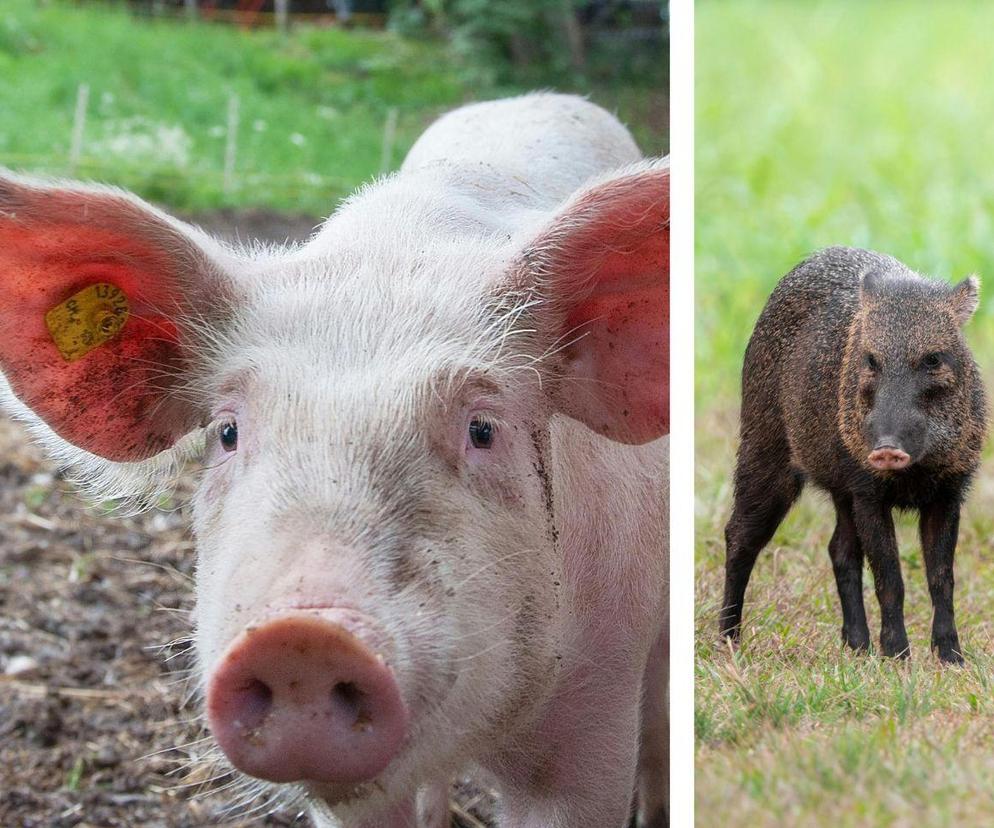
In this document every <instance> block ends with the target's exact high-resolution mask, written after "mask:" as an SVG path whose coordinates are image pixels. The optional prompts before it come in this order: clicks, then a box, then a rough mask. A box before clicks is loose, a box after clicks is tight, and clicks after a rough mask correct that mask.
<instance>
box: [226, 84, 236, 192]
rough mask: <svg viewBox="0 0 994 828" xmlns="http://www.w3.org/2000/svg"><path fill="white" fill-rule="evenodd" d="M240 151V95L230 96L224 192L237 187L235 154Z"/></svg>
mask: <svg viewBox="0 0 994 828" xmlns="http://www.w3.org/2000/svg"><path fill="white" fill-rule="evenodd" d="M237 152H238V95H236V94H234V93H232V95H231V97H230V98H228V137H227V140H226V141H225V144H224V192H225V194H229V195H230V194H231V192H232V191H233V190H234V189H235V156H236V153H237Z"/></svg>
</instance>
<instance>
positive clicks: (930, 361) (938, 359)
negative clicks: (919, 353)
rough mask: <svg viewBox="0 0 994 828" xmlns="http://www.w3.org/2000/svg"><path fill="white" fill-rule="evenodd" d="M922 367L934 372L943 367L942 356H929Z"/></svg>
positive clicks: (923, 361)
mask: <svg viewBox="0 0 994 828" xmlns="http://www.w3.org/2000/svg"><path fill="white" fill-rule="evenodd" d="M922 365H923V366H924V367H925V368H928V369H929V370H930V371H934V370H935V369H936V368H938V367H939V366H940V365H942V354H928V355H927V356H926V357H925V358H924V359H923V360H922Z"/></svg>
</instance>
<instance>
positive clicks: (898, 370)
mask: <svg viewBox="0 0 994 828" xmlns="http://www.w3.org/2000/svg"><path fill="white" fill-rule="evenodd" d="M978 288H979V283H978V281H977V280H976V279H975V278H972V277H971V278H970V279H967V280H965V281H963V282H962V283H960V284H959V285H957V286H955V287H950V286H949V285H946V284H944V283H941V282H937V281H933V280H930V279H925V278H923V277H921V276H919V275H917V274H916V273H914V272H912V271H910V270H909V269H908V268H907V267H905V266H904V265H903V264H901V263H900V262H898V261H897V260H896V259H893V258H891V257H890V256H884V255H881V254H878V253H872V252H869V251H866V250H855V249H850V248H841V247H835V248H829V249H828V250H824V251H822V252H820V253H817V254H815V255H813V256H812V257H810V258H809V259H807V260H806V261H804V262H802V263H801V264H800V265H798V266H797V267H795V268H794V269H793V270H792V271H791V272H790V273H788V274H787V275H786V276H785V277H784V278H783V279H782V280H781V281H780V284H779V285H777V288H776V290H774V292H773V294H772V295H771V296H770V299H769V301H768V302H767V304H766V308H765V309H764V310H763V313H762V315H761V316H760V318H759V321H758V322H757V323H756V328H755V330H754V331H753V334H752V338H751V339H750V341H749V346H748V348H747V350H746V354H745V362H744V364H743V368H742V419H741V443H740V446H739V453H738V464H737V466H736V470H735V505H734V509H733V513H732V517H731V520H729V522H728V525H727V527H726V528H725V541H726V559H725V575H726V577H725V598H724V601H723V603H722V607H723V609H722V612H721V617H720V619H719V630H720V634H721V635H722V636H727V637H728V638H731V639H733V640H737V639H738V637H739V633H740V625H741V620H742V605H743V599H744V596H745V590H746V585H747V583H748V581H749V575H750V573H751V572H752V568H753V565H754V564H755V562H756V558H757V556H758V554H759V552H760V550H761V549H762V548H763V547H764V546H765V545H766V543H767V542H768V541H769V540H770V538H771V537H772V536H773V533H774V531H775V530H776V528H777V526H778V525H779V524H780V522H781V521H782V520H783V518H784V516H785V515H786V514H787V512H788V510H789V509H790V507H791V504H793V502H794V501H795V500H796V499H797V496H798V495H799V494H800V492H801V489H802V487H803V485H804V483H805V481H807V480H810V481H812V482H813V483H814V484H815V485H817V486H819V487H820V488H822V489H825V490H826V491H828V492H829V494H830V495H831V497H832V502H833V503H834V504H835V512H836V526H835V532H834V534H833V535H832V539H831V541H830V542H829V546H828V550H829V554H830V556H831V559H832V566H833V569H834V571H835V579H836V584H837V586H838V590H839V599H840V602H841V604H842V619H843V620H842V638H843V641H844V642H845V643H846V644H848V645H849V646H850V647H852V648H853V649H855V650H867V649H869V647H870V633H869V629H868V628H867V624H866V612H865V609H864V606H863V559H864V557H865V558H866V559H867V560H868V562H869V565H870V569H871V571H872V572H873V580H874V585H875V589H876V594H877V600H878V601H879V603H880V612H881V630H880V649H881V651H882V652H883V654H884V655H888V656H901V657H906V656H907V655H908V652H909V651H908V637H907V634H906V632H905V628H904V583H903V581H902V578H901V569H900V561H899V558H898V549H897V542H896V540H895V536H894V524H893V521H892V518H891V511H892V509H894V508H895V507H896V508H898V509H915V510H917V511H918V512H919V516H920V523H919V531H920V534H921V541H922V549H923V554H924V559H925V570H926V575H927V579H928V587H929V592H930V594H931V597H932V604H933V607H934V610H935V614H934V617H933V623H932V649H933V651H934V652H936V653H937V655H938V656H939V658H940V659H941V660H942V661H945V662H957V663H958V662H962V660H963V659H962V655H961V652H960V645H959V639H958V637H957V633H956V624H955V621H954V616H953V555H954V552H955V548H956V536H957V531H958V526H959V513H960V505H961V503H962V502H963V499H964V497H965V494H966V491H967V488H968V486H969V483H970V479H971V476H972V475H973V473H974V471H975V470H976V468H977V465H978V463H979V459H980V449H981V446H982V444H983V441H984V436H985V431H986V412H985V399H984V389H983V385H982V381H981V378H980V375H979V371H978V370H977V366H976V364H975V363H974V361H973V356H972V354H971V353H970V350H969V348H968V347H967V345H966V343H965V341H964V339H963V336H962V333H961V331H960V328H961V326H962V325H963V324H964V323H965V322H966V321H967V320H968V319H969V318H970V316H971V315H972V314H973V311H974V310H975V309H976V306H977V299H978ZM875 449H881V450H886V451H890V450H892V449H893V450H895V451H899V452H900V453H901V454H903V455H905V456H907V457H910V464H909V465H907V466H906V467H905V468H902V469H896V470H895V469H888V470H880V469H879V468H875V467H874V466H873V465H872V464H871V462H870V454H871V452H874V450H875Z"/></svg>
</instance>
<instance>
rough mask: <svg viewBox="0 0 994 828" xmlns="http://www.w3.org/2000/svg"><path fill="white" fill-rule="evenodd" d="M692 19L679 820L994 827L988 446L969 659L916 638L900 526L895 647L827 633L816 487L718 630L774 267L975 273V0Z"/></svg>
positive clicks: (711, 5) (978, 99) (991, 100)
mask: <svg viewBox="0 0 994 828" xmlns="http://www.w3.org/2000/svg"><path fill="white" fill-rule="evenodd" d="M696 26H697V43H696V51H697V71H696V82H697V90H696V93H697V102H696V108H697V124H696V158H697V169H696V182H697V207H696V209H697V214H696V228H697V229H696V246H697V250H696V254H697V274H696V292H697V343H696V345H697V356H696V359H697V388H696V403H697V417H698V427H697V431H698V433H697V468H698V471H697V503H696V516H695V518H696V528H697V542H696V575H697V595H696V600H697V630H696V632H697V663H696V688H697V691H696V701H695V705H696V730H697V737H698V741H697V755H696V760H697V761H696V765H697V781H696V801H697V822H698V824H699V825H701V826H711V825H720V824H723V823H724V822H728V821H730V820H733V819H734V821H735V823H736V824H747V825H750V826H773V825H776V826H781V825H782V826H795V825H798V826H799V825H804V826H811V825H814V826H820V825H831V826H876V825H881V826H905V825H908V826H910V825H916V826H917V825H928V826H942V825H965V826H980V825H989V824H992V823H994V784H992V783H994V697H992V684H994V619H992V606H994V560H992V554H991V539H992V537H994V464H992V462H991V450H990V448H989V447H988V449H987V450H986V452H985V457H986V462H985V466H984V468H983V470H982V473H981V476H980V478H979V479H978V480H977V482H976V485H975V487H974V490H973V494H972V497H971V499H970V501H969V502H968V504H967V507H966V510H965V513H964V519H963V524H962V531H961V535H960V545H959V550H958V558H957V598H956V605H957V616H958V623H959V629H960V638H961V642H962V644H963V647H964V650H965V655H966V658H967V666H966V667H965V668H963V669H950V668H945V669H944V668H941V667H940V666H939V664H938V662H937V661H936V660H935V659H933V657H932V656H931V655H930V654H929V650H928V643H929V625H930V622H931V607H930V603H929V599H928V592H927V588H926V585H925V577H924V570H923V566H922V560H921V554H920V550H919V547H918V541H917V534H916V529H915V523H914V521H912V520H910V519H907V518H902V519H901V520H900V521H899V539H900V543H901V549H902V564H903V568H904V574H905V581H906V587H907V598H906V614H907V624H908V631H909V635H910V637H911V646H912V659H911V661H910V662H909V663H907V664H896V663H893V662H890V661H883V660H881V659H879V658H876V657H858V656H853V655H850V654H849V653H847V652H844V651H843V650H842V649H841V646H840V637H839V628H840V627H841V614H840V610H839V607H838V598H837V596H836V591H835V583H834V579H833V577H832V573H831V566H830V563H829V559H828V553H827V545H828V540H829V537H830V535H831V531H832V528H833V511H832V508H831V505H830V504H828V503H827V502H826V500H825V498H824V497H822V496H819V495H818V494H817V493H815V492H813V491H808V492H806V493H805V495H804V496H803V497H802V499H801V502H800V503H799V505H798V506H797V507H795V509H794V511H793V512H792V513H791V514H790V516H789V517H788V518H787V520H786V521H785V523H784V524H783V526H782V527H781V529H780V531H779V532H778V533H777V535H776V536H775V538H774V539H773V541H772V543H771V544H770V546H769V547H768V548H767V550H766V551H765V552H764V553H763V555H762V556H761V557H760V559H759V562H758V564H757V567H756V570H755V573H754V576H753V578H752V581H751V583H750V588H749V594H748V596H747V599H746V618H745V624H744V631H743V646H742V648H741V650H740V651H739V652H738V653H736V654H734V655H732V654H731V653H730V652H728V651H727V650H726V649H724V648H723V647H721V646H719V644H718V643H717V639H716V627H717V609H718V604H719V602H720V600H721V589H722V583H723V570H722V566H723V560H724V544H723V540H722V531H723V527H724V523H725V521H726V520H727V518H728V515H729V513H730V509H731V490H730V476H731V471H732V468H733V463H734V451H735V447H736V441H737V426H738V423H737V414H738V393H739V371H740V369H741V358H742V353H743V350H744V347H745V344H746V341H747V340H748V337H749V334H750V332H751V329H752V325H753V324H754V322H755V320H756V318H757V316H758V315H759V312H760V310H761V309H762V306H763V303H764V302H765V300H766V297H767V296H768V295H769V292H770V291H771V290H772V288H773V286H774V284H775V283H776V281H777V280H778V279H779V277H780V276H782V275H783V274H784V273H785V272H786V271H787V270H788V269H789V268H790V267H791V266H792V265H793V264H795V263H796V262H797V261H798V260H800V259H801V258H802V257H803V256H804V255H805V254H807V253H808V252H810V251H811V250H814V249H817V248H820V247H824V246H827V245H830V244H851V245H857V246H864V247H871V248H876V249H879V250H883V251H886V252H889V253H892V254H894V255H896V256H897V257H898V258H901V259H903V260H904V261H906V262H907V263H909V264H910V265H911V266H912V267H914V268H916V269H918V270H920V271H922V272H925V273H929V274H932V275H937V276H942V277H944V278H948V279H959V278H962V277H963V276H964V275H966V274H968V273H970V272H977V273H979V274H980V275H981V277H984V276H988V275H994V224H992V222H994V161H992V159H991V156H990V147H991V146H994V96H992V95H991V94H990V91H989V88H988V87H989V84H988V81H987V80H986V79H987V78H990V77H991V76H992V75H994V52H992V50H991V49H990V47H989V38H988V37H987V35H986V33H987V32H989V31H990V30H991V27H992V26H994V8H992V7H991V6H990V5H987V4H980V3H973V2H949V3H943V4H931V3H923V2H921V3H898V2H881V3H873V4H869V3H862V2H858V1H857V0H849V1H848V2H838V1H837V0H835V1H833V2H811V3H803V4H802V3H792V2H763V3H758V2H721V3H719V2H713V0H711V1H709V2H701V3H698V5H697V15H696ZM987 284H988V290H990V289H991V287H992V286H994V281H992V280H988V282H987ZM992 314H994V300H992V299H991V297H990V296H989V295H987V296H984V297H983V300H982V304H981V308H980V310H979V311H978V313H977V316H976V317H975V319H974V320H973V322H972V323H971V325H970V327H969V329H968V338H969V340H970V341H971V343H972V344H973V346H974V350H975V353H976V356H977V359H978V361H979V362H980V364H981V366H982V368H983V369H984V373H985V375H986V376H987V378H988V380H989V384H990V380H992V379H994V318H992ZM866 580H867V583H866V585H865V587H864V591H865V595H866V601H867V610H868V613H869V615H870V628H871V632H873V635H874V637H875V636H876V633H877V631H878V629H879V627H878V623H879V620H878V619H879V613H878V611H877V606H876V600H875V598H874V597H873V592H872V581H871V580H870V578H869V575H868V576H867V579H866Z"/></svg>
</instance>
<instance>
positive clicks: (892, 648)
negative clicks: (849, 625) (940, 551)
mask: <svg viewBox="0 0 994 828" xmlns="http://www.w3.org/2000/svg"><path fill="white" fill-rule="evenodd" d="M853 518H854V520H855V523H856V533H857V535H858V537H859V543H860V546H861V547H862V548H863V553H864V554H865V555H866V557H867V558H868V559H869V561H870V569H871V570H872V572H873V586H874V589H875V591H876V593H877V601H878V602H879V603H880V651H881V652H882V653H883V654H884V655H885V656H897V657H898V658H907V657H908V656H909V655H910V654H911V650H910V648H909V647H908V634H907V632H905V629H904V580H903V579H902V577H901V560H900V558H899V557H898V552H897V538H896V537H895V535H894V520H893V518H892V517H891V513H890V507H889V506H886V505H884V504H883V503H881V502H880V501H878V500H871V499H867V498H859V497H857V498H855V499H854V500H853Z"/></svg>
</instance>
